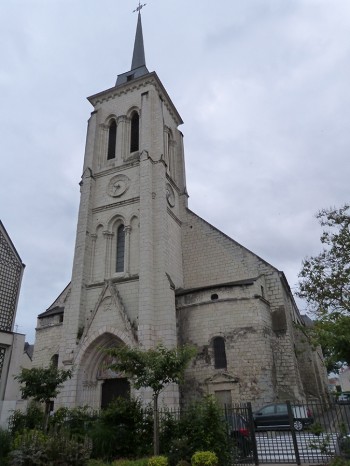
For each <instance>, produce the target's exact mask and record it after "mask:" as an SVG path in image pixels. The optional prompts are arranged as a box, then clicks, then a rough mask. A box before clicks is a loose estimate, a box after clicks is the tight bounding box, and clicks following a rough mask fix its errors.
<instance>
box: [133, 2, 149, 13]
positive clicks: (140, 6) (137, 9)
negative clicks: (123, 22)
mask: <svg viewBox="0 0 350 466" xmlns="http://www.w3.org/2000/svg"><path fill="white" fill-rule="evenodd" d="M146 5H147V3H144V4H143V5H141V2H140V0H139V6H138V7H137V8H136V9H135V10H133V13H136V12H137V11H138V12H139V13H140V11H141V10H142V8H143V7H144V6H146Z"/></svg>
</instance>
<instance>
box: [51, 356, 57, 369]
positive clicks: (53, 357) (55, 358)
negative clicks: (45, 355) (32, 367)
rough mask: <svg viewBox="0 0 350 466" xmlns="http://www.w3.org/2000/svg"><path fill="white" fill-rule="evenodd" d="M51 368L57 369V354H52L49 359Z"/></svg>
mask: <svg viewBox="0 0 350 466" xmlns="http://www.w3.org/2000/svg"><path fill="white" fill-rule="evenodd" d="M51 366H53V367H56V368H57V367H58V354H54V355H53V356H52V358H51Z"/></svg>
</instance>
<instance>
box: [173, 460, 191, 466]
mask: <svg viewBox="0 0 350 466" xmlns="http://www.w3.org/2000/svg"><path fill="white" fill-rule="evenodd" d="M176 466H191V463H189V462H188V461H186V460H180V461H179V462H178V463H177V464H176Z"/></svg>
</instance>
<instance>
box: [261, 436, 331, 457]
mask: <svg viewBox="0 0 350 466" xmlns="http://www.w3.org/2000/svg"><path fill="white" fill-rule="evenodd" d="M296 438H297V445H298V450H299V455H300V460H301V462H302V463H312V462H322V461H325V460H327V459H328V458H330V457H332V456H334V454H335V449H336V444H337V434H335V433H330V434H321V435H320V436H316V435H313V434H311V433H309V432H297V433H296ZM256 442H257V450H258V457H259V462H261V463H279V462H281V463H288V462H296V459H295V451H294V447H293V439H292V434H291V433H290V432H286V431H285V432H282V431H269V432H258V433H256Z"/></svg>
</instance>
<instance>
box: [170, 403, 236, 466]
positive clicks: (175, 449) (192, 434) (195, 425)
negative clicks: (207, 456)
mask: <svg viewBox="0 0 350 466" xmlns="http://www.w3.org/2000/svg"><path fill="white" fill-rule="evenodd" d="M173 435H174V436H173V440H172V442H171V444H170V446H169V449H168V452H169V460H170V464H171V465H172V466H175V465H176V464H177V463H178V462H179V461H180V460H186V461H188V462H189V461H190V460H191V457H192V455H193V454H194V453H195V452H196V451H212V452H214V453H215V454H216V456H217V457H218V459H219V464H220V465H223V466H228V465H230V464H231V462H232V442H231V440H230V438H229V436H228V435H227V426H226V422H225V420H224V419H223V414H222V410H221V408H220V407H219V405H218V404H217V401H216V400H215V398H213V397H212V396H209V397H205V398H203V399H202V400H201V401H199V402H197V403H194V404H192V405H191V406H190V407H189V408H188V409H187V411H186V412H184V413H183V415H182V417H181V419H180V421H178V424H177V426H175V428H173Z"/></svg>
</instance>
